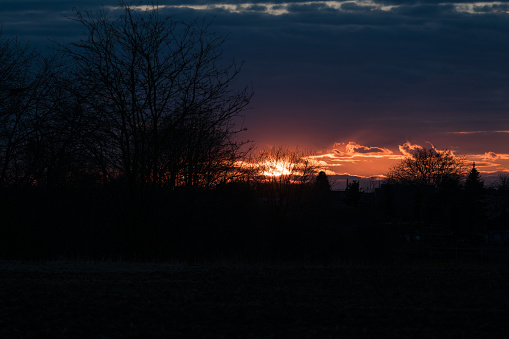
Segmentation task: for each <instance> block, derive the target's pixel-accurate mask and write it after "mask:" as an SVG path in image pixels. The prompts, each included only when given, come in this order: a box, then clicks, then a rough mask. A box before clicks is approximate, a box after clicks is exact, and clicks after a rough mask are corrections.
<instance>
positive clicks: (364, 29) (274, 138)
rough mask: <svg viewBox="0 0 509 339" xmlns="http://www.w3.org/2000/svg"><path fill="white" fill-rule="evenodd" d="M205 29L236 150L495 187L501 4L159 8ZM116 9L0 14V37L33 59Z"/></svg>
mask: <svg viewBox="0 0 509 339" xmlns="http://www.w3.org/2000/svg"><path fill="white" fill-rule="evenodd" d="M158 3H159V6H160V9H161V11H162V12H163V13H164V14H168V15H172V16H175V17H178V18H183V19H185V20H191V19H192V18H197V17H198V18H207V19H210V20H213V23H212V30H213V31H215V32H217V33H219V34H227V35H228V36H229V39H228V41H227V43H226V45H225V46H224V49H225V50H224V52H225V54H224V56H225V58H227V59H230V58H235V60H237V61H244V66H243V70H242V73H241V77H240V79H239V83H240V85H239V86H241V85H245V84H248V85H252V87H253V90H254V93H255V95H254V98H253V100H252V102H251V104H250V109H249V110H247V111H246V112H245V114H244V115H245V117H244V126H245V127H246V128H247V129H248V130H247V131H246V132H245V133H244V136H243V137H244V138H246V139H250V140H253V141H254V142H255V145H256V147H258V148H263V147H266V146H272V145H279V146H287V147H290V148H291V147H296V146H298V147H300V148H301V149H305V150H307V151H309V152H311V153H312V154H314V156H313V159H314V160H315V161H316V162H317V164H319V165H320V166H322V168H323V169H325V170H326V172H327V173H328V174H329V175H335V176H336V177H338V178H344V177H347V176H353V177H360V178H367V177H371V176H380V175H382V176H383V175H384V174H385V173H387V171H388V170H389V168H390V167H391V166H393V165H394V164H395V163H396V162H397V161H399V160H401V159H402V158H403V157H404V156H408V155H409V154H410V153H411V150H412V149H415V148H416V147H428V148H429V147H435V148H437V149H440V150H442V149H449V150H451V151H452V152H454V154H455V155H456V156H464V157H465V158H466V159H467V161H469V162H474V161H475V163H476V168H477V169H478V170H479V171H480V172H481V174H482V175H483V177H484V178H486V179H488V178H490V177H494V176H496V175H497V174H498V173H500V172H504V171H505V172H508V174H509V2H506V1H497V2H476V1H467V0H464V1H447V0H445V1H438V0H428V1H419V0H406V1H403V0H358V1H298V0H296V1H280V0H275V1H271V2H266V1H249V2H247V1H240V0H236V1H234V0H230V1H228V0H226V1H202V0H177V1H164V0H160V1H159V2H158ZM116 4H117V2H116V1H112V0H102V1H96V0H91V1H83V0H82V1H77V0H49V1H39V0H2V1H0V22H1V23H2V31H3V35H4V36H6V37H14V36H16V37H18V39H19V40H21V41H25V42H29V43H30V45H31V46H32V47H34V48H37V49H44V48H45V46H47V45H51V44H52V42H51V41H59V42H65V41H73V40H76V39H79V37H80V33H81V27H79V25H78V24H76V23H75V22H73V21H72V20H69V17H72V16H73V12H72V9H73V8H74V7H76V8H78V9H81V10H87V9H92V10H93V9H99V8H100V7H101V5H104V6H106V8H109V7H108V6H115V5H116Z"/></svg>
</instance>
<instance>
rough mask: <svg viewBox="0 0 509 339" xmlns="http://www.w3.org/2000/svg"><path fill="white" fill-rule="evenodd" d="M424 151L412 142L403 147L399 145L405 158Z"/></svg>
mask: <svg viewBox="0 0 509 339" xmlns="http://www.w3.org/2000/svg"><path fill="white" fill-rule="evenodd" d="M421 149H423V147H422V146H420V145H413V144H412V143H410V141H407V142H405V143H404V144H403V145H399V151H400V152H401V154H403V155H404V156H405V157H411V156H413V155H414V154H415V151H418V150H421Z"/></svg>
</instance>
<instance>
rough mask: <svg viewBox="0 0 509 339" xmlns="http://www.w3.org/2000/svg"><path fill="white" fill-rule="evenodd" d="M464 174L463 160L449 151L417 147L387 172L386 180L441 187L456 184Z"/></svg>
mask: <svg viewBox="0 0 509 339" xmlns="http://www.w3.org/2000/svg"><path fill="white" fill-rule="evenodd" d="M464 174H465V161H464V159H463V158H461V157H455V156H454V155H453V154H452V153H451V151H449V150H444V151H439V150H436V149H434V148H431V149H426V148H422V149H418V150H416V151H415V152H414V153H413V155H412V156H410V157H406V158H405V159H403V160H401V161H400V162H399V163H398V164H396V165H395V166H394V167H392V168H391V170H390V171H389V173H387V181H388V182H393V183H402V184H424V185H434V186H435V187H438V188H443V187H446V186H449V185H458V184H459V183H460V181H461V179H462V177H463V176H464Z"/></svg>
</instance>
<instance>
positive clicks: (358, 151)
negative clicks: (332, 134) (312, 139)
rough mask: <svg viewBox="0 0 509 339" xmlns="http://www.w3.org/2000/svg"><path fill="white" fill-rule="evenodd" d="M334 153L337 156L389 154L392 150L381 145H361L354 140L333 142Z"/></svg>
mask: <svg viewBox="0 0 509 339" xmlns="http://www.w3.org/2000/svg"><path fill="white" fill-rule="evenodd" d="M333 151H334V153H335V154H337V155H339V156H350V157H354V156H373V155H377V156H380V155H391V154H393V152H392V151H391V150H390V149H388V148H383V147H376V146H375V147H372V146H363V145H359V144H358V143H356V142H354V141H349V142H348V143H344V142H341V143H335V144H334V150H333Z"/></svg>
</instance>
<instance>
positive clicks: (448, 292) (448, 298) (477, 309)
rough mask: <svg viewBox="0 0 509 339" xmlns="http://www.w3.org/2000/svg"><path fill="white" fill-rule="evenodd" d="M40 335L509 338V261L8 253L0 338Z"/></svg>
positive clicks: (0, 277) (0, 285)
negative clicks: (265, 260) (202, 259)
mask: <svg viewBox="0 0 509 339" xmlns="http://www.w3.org/2000/svg"><path fill="white" fill-rule="evenodd" d="M43 335H45V336H46V337H53V338H57V337H66V338H75V337H86V338H110V337H113V338H126V337H149V338H150V337H168V338H189V337H200V338H220V337H224V338H250V337H252V338H283V337H286V338H345V337H353V338H375V337H390V338H416V337H421V338H433V337H440V338H507V337H509V267H507V268H504V267H501V265H498V266H497V267H491V268H488V267H483V268H481V267H472V266H470V267H467V266H459V267H458V266H452V265H432V267H430V266H426V265H417V266H410V265H406V266H404V267H403V266H398V267H391V266H384V265H374V266H370V265H330V266H327V267H322V266H316V265H312V266H311V265H302V264H299V265H284V266H283V265H280V266H270V265H269V266H266V265H262V264H259V265H256V264H254V265H236V264H203V265H188V264H178V263H177V264H152V263H150V264H139V263H126V262H120V263H115V262H99V263H93V262H72V261H53V262H16V261H0V338H30V337H33V338H35V337H41V336H43ZM48 335H49V336H48Z"/></svg>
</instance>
